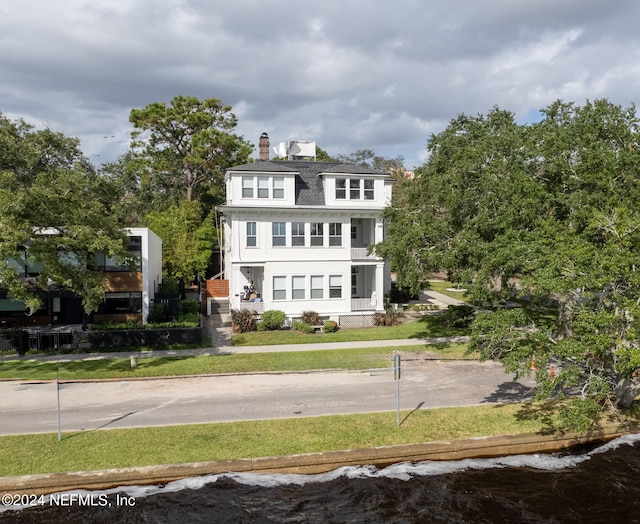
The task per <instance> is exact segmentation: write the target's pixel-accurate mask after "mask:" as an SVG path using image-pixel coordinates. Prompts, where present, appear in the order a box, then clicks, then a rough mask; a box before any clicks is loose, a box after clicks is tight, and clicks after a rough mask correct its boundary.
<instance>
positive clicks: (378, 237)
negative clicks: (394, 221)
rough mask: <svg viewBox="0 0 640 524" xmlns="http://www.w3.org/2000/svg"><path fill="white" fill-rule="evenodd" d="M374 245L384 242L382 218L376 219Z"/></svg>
mask: <svg viewBox="0 0 640 524" xmlns="http://www.w3.org/2000/svg"><path fill="white" fill-rule="evenodd" d="M373 237H374V238H373V240H374V244H378V243H380V242H382V241H383V240H384V221H383V220H382V218H376V225H375V231H374V232H373Z"/></svg>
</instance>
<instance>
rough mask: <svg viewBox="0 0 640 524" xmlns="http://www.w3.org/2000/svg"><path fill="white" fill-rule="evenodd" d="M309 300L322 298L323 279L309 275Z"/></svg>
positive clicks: (320, 276) (319, 276)
mask: <svg viewBox="0 0 640 524" xmlns="http://www.w3.org/2000/svg"><path fill="white" fill-rule="evenodd" d="M311 298H312V299H314V298H324V277H323V276H322V275H311Z"/></svg>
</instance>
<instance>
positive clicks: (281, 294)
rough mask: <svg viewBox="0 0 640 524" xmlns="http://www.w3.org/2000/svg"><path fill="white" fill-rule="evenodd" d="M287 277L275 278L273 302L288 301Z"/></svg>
mask: <svg viewBox="0 0 640 524" xmlns="http://www.w3.org/2000/svg"><path fill="white" fill-rule="evenodd" d="M286 298H287V277H273V300H286Z"/></svg>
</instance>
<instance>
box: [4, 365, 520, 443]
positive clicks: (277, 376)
mask: <svg viewBox="0 0 640 524" xmlns="http://www.w3.org/2000/svg"><path fill="white" fill-rule="evenodd" d="M511 378H512V377H511V376H510V375H507V374H505V372H504V369H503V367H502V366H501V365H500V364H497V363H494V362H485V363H478V362H475V361H438V360H430V361H424V362H419V363H413V364H412V363H410V362H403V365H402V376H401V379H400V407H401V409H402V410H414V409H426V408H434V407H447V406H462V405H477V404H482V403H493V402H515V401H519V400H523V399H525V398H527V397H529V396H530V394H531V391H530V386H531V385H532V383H531V382H530V381H522V382H513V381H512V380H511ZM397 391H398V384H397V383H396V382H395V381H394V378H393V371H392V369H381V370H369V371H366V372H354V371H351V372H318V373H317V372H313V373H268V374H251V375H212V376H201V377H190V378H172V379H166V378H164V379H150V380H121V381H100V382H66V383H61V384H60V390H59V394H60V395H59V398H60V407H61V409H60V420H61V428H62V431H63V432H69V431H83V430H96V429H109V428H125V427H141V426H163V425H176V424H195V423H209V422H225V421H239V420H253V419H269V418H291V417H305V416H319V415H328V414H343V413H366V412H377V411H395V410H396V406H397ZM57 405H58V394H57V386H56V383H55V382H21V381H4V382H0V413H2V418H1V422H0V435H11V434H20V433H44V432H56V431H57V430H58V410H57Z"/></svg>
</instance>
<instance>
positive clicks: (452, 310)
mask: <svg viewBox="0 0 640 524" xmlns="http://www.w3.org/2000/svg"><path fill="white" fill-rule="evenodd" d="M442 318H443V320H444V323H445V325H446V326H448V327H455V328H466V327H469V326H470V325H471V322H473V319H474V318H475V309H474V308H473V306H470V305H469V304H461V305H459V306H449V307H448V309H447V312H446V313H445V314H444V315H443V316H442Z"/></svg>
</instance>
